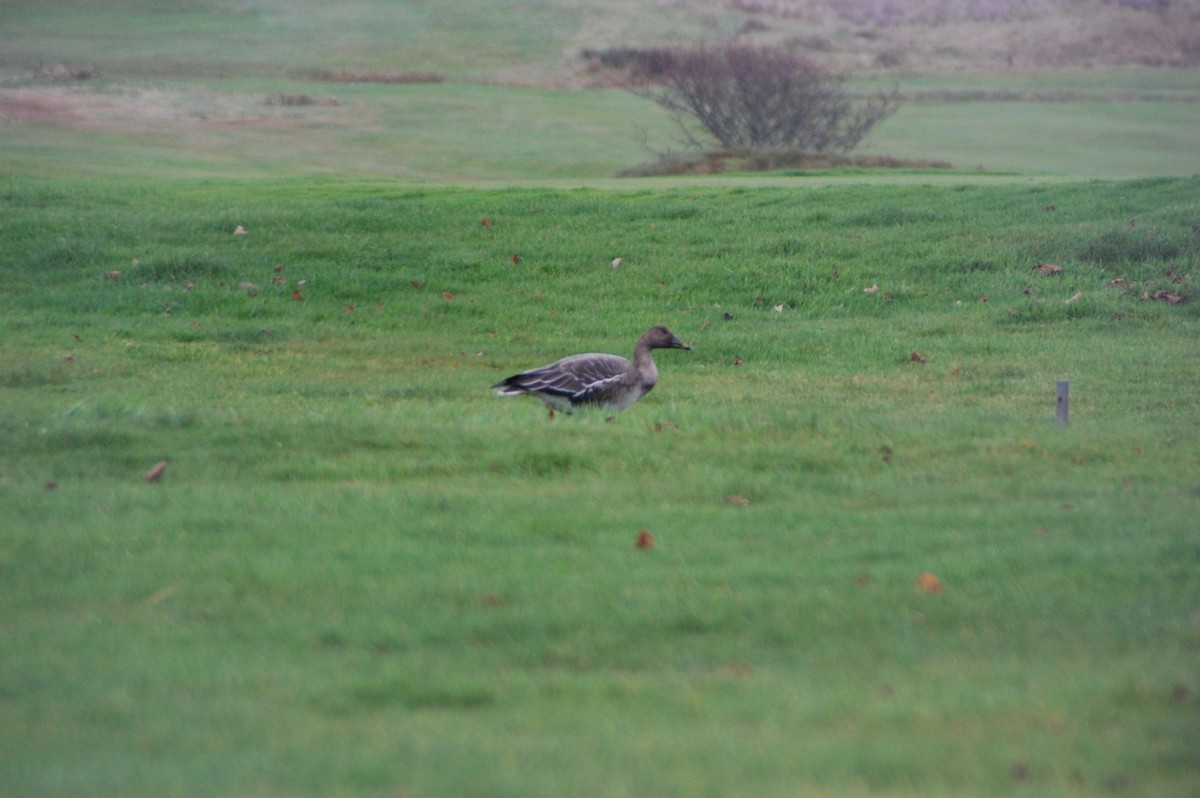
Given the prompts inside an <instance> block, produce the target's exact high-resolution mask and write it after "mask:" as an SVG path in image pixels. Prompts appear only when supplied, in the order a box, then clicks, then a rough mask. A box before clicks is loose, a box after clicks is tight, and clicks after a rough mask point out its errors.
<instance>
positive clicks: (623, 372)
mask: <svg viewBox="0 0 1200 798" xmlns="http://www.w3.org/2000/svg"><path fill="white" fill-rule="evenodd" d="M652 349H687V350H691V347H690V346H688V345H687V344H685V343H684V342H683V341H680V340H679V339H678V338H676V337H675V333H673V332H671V331H670V330H668V329H667V328H666V327H651V328H650V329H649V330H646V332H645V333H644V334H643V335H642V337H641V338H639V339H638V342H637V345H636V346H635V347H634V348H633V361H632V362H630V361H628V360H626V359H625V358H623V357H620V356H618V355H605V354H600V353H597V352H589V353H588V354H584V355H572V356H571V357H564V358H563V359H562V360H556V361H555V362H553V363H551V364H550V365H548V366H542V367H541V368H536V369H531V370H530V371H525V372H522V373H520V374H514V375H513V376H511V377H509V378H507V379H504V380H501V381H500V382H498V383H496V384H495V385H493V386H492V388H495V389H497V391H498V392H499V394H500V395H501V396H520V395H522V394H527V395H529V396H536V397H537V398H538V399H541V400H542V403H543V404H545V405H546V407H547V408H548V409H549V411H550V418H554V411H555V410H562V411H563V412H565V413H566V414H567V415H570V414H571V412H572V411H573V410H574V409H575V408H576V407H579V406H580V405H597V406H599V407H603V408H607V409H610V410H612V411H613V413H618V412H620V411H622V410H625V409H626V408H628V407H630V406H631V405H632V404H633V403H634V402H636V401H637V400H638V399H641V398H642V397H643V396H645V395H646V394H648V393H650V389H651V388H653V387H654V384H655V383H656V382H658V368H657V367H656V366H655V365H654V357H653V356H652V355H651V354H650V350H652Z"/></svg>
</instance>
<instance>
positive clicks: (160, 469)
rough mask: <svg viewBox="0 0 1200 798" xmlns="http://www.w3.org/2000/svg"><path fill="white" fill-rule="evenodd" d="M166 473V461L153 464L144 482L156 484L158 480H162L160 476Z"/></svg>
mask: <svg viewBox="0 0 1200 798" xmlns="http://www.w3.org/2000/svg"><path fill="white" fill-rule="evenodd" d="M166 472H167V461H166V460H163V461H162V462H161V463H155V464H154V466H153V467H152V468H151V469H150V470H149V471H147V472H146V481H147V482H158V481H159V480H160V479H162V475H163V474H165V473H166Z"/></svg>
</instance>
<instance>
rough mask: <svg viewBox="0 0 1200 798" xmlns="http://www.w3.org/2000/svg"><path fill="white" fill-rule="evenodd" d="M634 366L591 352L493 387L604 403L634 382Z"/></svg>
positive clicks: (504, 390) (573, 400)
mask: <svg viewBox="0 0 1200 798" xmlns="http://www.w3.org/2000/svg"><path fill="white" fill-rule="evenodd" d="M632 372H633V364H632V363H630V362H629V361H628V360H626V359H625V358H623V357H619V356H617V355H605V354H599V353H589V354H586V355H574V356H572V357H567V358H563V359H562V360H559V361H557V362H554V363H551V364H550V365H548V366H542V367H541V368H536V369H531V370H530V371H526V372H523V373H521V374H514V375H513V376H511V377H509V378H508V379H506V380H501V381H500V382H498V383H496V384H495V385H494V386H493V387H495V388H499V389H500V393H509V394H511V393H536V394H543V395H547V396H560V397H563V398H564V399H570V400H571V401H572V402H574V403H579V402H595V401H603V400H604V397H606V396H607V395H608V394H609V392H610V391H613V390H616V389H618V388H619V387H620V386H621V385H623V384H625V382H627V381H628V380H629V379H630V375H631V373H632Z"/></svg>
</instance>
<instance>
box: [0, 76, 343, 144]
mask: <svg viewBox="0 0 1200 798" xmlns="http://www.w3.org/2000/svg"><path fill="white" fill-rule="evenodd" d="M268 99H269V98H264V97H239V96H217V95H214V94H209V93H206V92H201V91H197V92H195V93H189V92H183V91H170V90H160V89H136V88H124V89H119V90H107V91H106V90H96V89H93V88H91V87H90V86H88V85H87V84H75V85H66V84H50V85H29V86H21V87H15V88H0V120H10V121H18V122H25V123H33V124H44V125H51V126H58V127H66V128H70V129H74V130H80V131H95V132H110V133H129V132H153V133H184V132H188V131H191V130H194V129H196V128H198V127H204V128H209V129H211V128H222V127H223V128H246V129H271V130H284V129H288V128H292V127H295V126H297V124H298V123H299V121H300V120H298V118H297V114H296V113H295V112H294V111H293V110H291V109H288V108H286V107H272V106H271V105H270V104H269V102H268ZM332 105H333V104H332V103H328V104H326V105H325V107H314V108H311V109H305V114H304V116H305V119H304V123H312V122H315V121H317V119H315V118H314V116H324V115H329V110H328V109H329V108H330V107H332Z"/></svg>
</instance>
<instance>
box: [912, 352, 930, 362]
mask: <svg viewBox="0 0 1200 798" xmlns="http://www.w3.org/2000/svg"><path fill="white" fill-rule="evenodd" d="M908 359H909V360H911V361H912V362H914V363H928V362H929V358H927V357H922V356H921V353H920V352H913V353H912V355H910V356H909V358H908Z"/></svg>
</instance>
